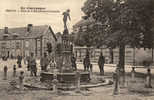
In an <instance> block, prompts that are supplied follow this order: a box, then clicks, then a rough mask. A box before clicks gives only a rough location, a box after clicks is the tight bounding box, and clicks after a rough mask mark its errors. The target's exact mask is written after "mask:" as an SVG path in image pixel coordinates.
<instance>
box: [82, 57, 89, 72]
mask: <svg viewBox="0 0 154 100" xmlns="http://www.w3.org/2000/svg"><path fill="white" fill-rule="evenodd" d="M83 65H84V71H86V70H87V71H88V70H89V66H90V59H89V55H86V57H85V58H84V61H83Z"/></svg>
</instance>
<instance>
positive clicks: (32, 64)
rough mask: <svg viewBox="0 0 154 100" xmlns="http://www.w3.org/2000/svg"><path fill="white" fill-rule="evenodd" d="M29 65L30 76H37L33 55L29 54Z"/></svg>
mask: <svg viewBox="0 0 154 100" xmlns="http://www.w3.org/2000/svg"><path fill="white" fill-rule="evenodd" d="M29 65H30V71H31V76H37V67H36V59H35V57H34V53H31V56H30V59H29Z"/></svg>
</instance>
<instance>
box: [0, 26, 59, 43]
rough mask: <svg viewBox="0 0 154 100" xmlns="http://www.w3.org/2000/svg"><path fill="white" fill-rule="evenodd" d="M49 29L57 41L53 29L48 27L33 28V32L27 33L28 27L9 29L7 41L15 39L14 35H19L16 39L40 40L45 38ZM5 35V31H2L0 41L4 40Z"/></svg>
mask: <svg viewBox="0 0 154 100" xmlns="http://www.w3.org/2000/svg"><path fill="white" fill-rule="evenodd" d="M48 29H50V31H51V33H52V35H53V37H54V39H55V40H57V38H56V36H55V34H54V32H53V30H52V28H51V27H50V26H48V25H40V26H32V30H31V32H27V27H17V28H8V37H7V39H13V36H14V34H15V35H17V37H16V39H26V38H39V37H41V36H43V35H44V34H45V33H46V32H47V31H48ZM4 34H5V33H4V29H0V40H3V39H4V38H3V36H4Z"/></svg>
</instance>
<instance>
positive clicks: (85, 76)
mask: <svg viewBox="0 0 154 100" xmlns="http://www.w3.org/2000/svg"><path fill="white" fill-rule="evenodd" d="M40 76H41V78H40V81H41V82H47V81H52V80H53V76H54V73H52V72H42V73H41V74H40ZM57 79H58V81H59V82H60V83H68V82H75V81H76V73H75V72H70V73H59V72H58V73H57ZM80 81H81V82H89V81H90V73H89V72H80Z"/></svg>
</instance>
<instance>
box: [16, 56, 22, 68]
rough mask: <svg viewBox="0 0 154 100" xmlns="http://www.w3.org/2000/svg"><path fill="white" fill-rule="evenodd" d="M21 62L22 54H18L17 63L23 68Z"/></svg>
mask: <svg viewBox="0 0 154 100" xmlns="http://www.w3.org/2000/svg"><path fill="white" fill-rule="evenodd" d="M21 62H22V56H20V55H18V56H17V64H18V67H19V68H21V67H22V66H21Z"/></svg>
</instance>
